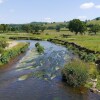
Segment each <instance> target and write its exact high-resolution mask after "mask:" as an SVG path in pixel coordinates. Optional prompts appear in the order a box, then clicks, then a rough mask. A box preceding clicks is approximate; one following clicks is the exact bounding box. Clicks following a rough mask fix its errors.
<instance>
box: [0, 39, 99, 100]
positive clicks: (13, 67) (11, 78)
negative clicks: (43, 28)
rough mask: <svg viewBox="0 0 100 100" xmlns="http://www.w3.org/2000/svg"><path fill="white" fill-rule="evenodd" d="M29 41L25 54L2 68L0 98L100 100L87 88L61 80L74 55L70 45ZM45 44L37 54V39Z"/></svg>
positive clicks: (20, 99)
mask: <svg viewBox="0 0 100 100" xmlns="http://www.w3.org/2000/svg"><path fill="white" fill-rule="evenodd" d="M19 42H30V46H29V49H28V51H27V52H26V54H24V55H23V56H21V57H19V58H18V59H17V60H15V61H14V62H13V63H12V64H8V66H7V67H5V69H4V68H3V69H1V70H0V100H100V95H98V94H94V93H92V92H90V91H89V90H88V89H86V88H83V87H82V88H79V89H76V88H71V87H69V86H67V85H66V84H65V83H63V82H62V78H61V70H62V68H63V67H64V65H65V64H66V63H68V62H70V61H71V60H72V59H73V58H75V56H74V55H73V54H72V53H71V51H69V50H68V49H67V48H65V47H63V46H60V45H55V44H53V43H50V42H47V41H31V40H22V41H19ZM37 42H39V43H40V44H41V45H42V46H44V48H45V51H44V53H43V54H38V52H37V51H36V48H35V43H37Z"/></svg>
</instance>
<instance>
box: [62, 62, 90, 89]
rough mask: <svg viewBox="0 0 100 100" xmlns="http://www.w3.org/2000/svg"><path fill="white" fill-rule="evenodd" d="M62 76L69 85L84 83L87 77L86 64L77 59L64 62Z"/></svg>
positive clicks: (76, 85)
mask: <svg viewBox="0 0 100 100" xmlns="http://www.w3.org/2000/svg"><path fill="white" fill-rule="evenodd" d="M62 77H63V80H64V81H65V82H66V83H67V84H68V85H70V86H74V87H78V86H81V85H84V84H85V83H86V81H87V79H88V70H87V68H86V64H84V63H83V62H81V61H78V60H74V61H72V62H70V63H68V64H66V65H65V67H64V68H63V70H62Z"/></svg>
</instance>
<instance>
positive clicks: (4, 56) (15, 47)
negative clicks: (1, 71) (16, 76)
mask: <svg viewBox="0 0 100 100" xmlns="http://www.w3.org/2000/svg"><path fill="white" fill-rule="evenodd" d="M12 42H13V43H12ZM12 42H10V45H9V46H8V47H6V49H5V50H4V51H3V52H2V53H1V55H0V66H3V65H4V64H7V63H8V62H9V61H10V60H11V59H14V58H15V57H17V56H18V55H20V54H21V53H24V52H25V51H26V50H27V49H28V46H29V44H28V43H18V42H15V41H12Z"/></svg>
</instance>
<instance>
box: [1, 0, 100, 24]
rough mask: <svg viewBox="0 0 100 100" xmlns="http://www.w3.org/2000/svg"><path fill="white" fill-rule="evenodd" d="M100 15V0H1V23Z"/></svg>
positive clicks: (58, 20)
mask: <svg viewBox="0 0 100 100" xmlns="http://www.w3.org/2000/svg"><path fill="white" fill-rule="evenodd" d="M95 17H100V0H73V1H72V0H0V23H28V22H32V21H42V22H43V21H45V22H46V21H47V22H61V21H69V20H71V19H74V18H79V19H81V20H85V19H93V18H95Z"/></svg>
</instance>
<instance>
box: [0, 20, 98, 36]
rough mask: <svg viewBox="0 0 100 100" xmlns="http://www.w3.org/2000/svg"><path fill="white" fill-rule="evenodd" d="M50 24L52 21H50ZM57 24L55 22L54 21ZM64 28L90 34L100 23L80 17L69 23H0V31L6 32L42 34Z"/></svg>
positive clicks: (95, 30) (76, 32)
mask: <svg viewBox="0 0 100 100" xmlns="http://www.w3.org/2000/svg"><path fill="white" fill-rule="evenodd" d="M49 24H50V23H49ZM53 24H55V23H53ZM62 28H66V29H69V31H71V32H74V33H75V35H77V34H85V32H86V31H88V32H89V33H90V34H91V33H94V34H96V33H97V32H99V31H100V25H97V24H96V25H93V24H89V25H87V21H85V22H84V21H80V20H79V19H73V20H71V21H70V22H68V23H64V24H63V23H62V24H57V23H56V25H55V26H54V25H52V23H51V25H49V26H48V23H42V22H41V23H40V22H39V23H31V24H0V33H6V32H26V33H35V34H40V33H41V32H44V30H56V31H57V32H60V31H61V29H62Z"/></svg>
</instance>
